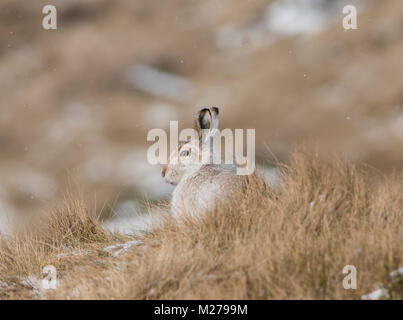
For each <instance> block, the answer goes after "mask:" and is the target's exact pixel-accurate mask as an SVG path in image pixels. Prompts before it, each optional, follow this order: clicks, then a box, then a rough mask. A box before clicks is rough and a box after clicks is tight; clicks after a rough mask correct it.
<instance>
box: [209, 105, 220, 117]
mask: <svg viewBox="0 0 403 320" xmlns="http://www.w3.org/2000/svg"><path fill="white" fill-rule="evenodd" d="M211 110H213V112H214V113H215V114H217V115H218V114H219V113H220V112H219V110H218V108H217V107H212V108H211Z"/></svg>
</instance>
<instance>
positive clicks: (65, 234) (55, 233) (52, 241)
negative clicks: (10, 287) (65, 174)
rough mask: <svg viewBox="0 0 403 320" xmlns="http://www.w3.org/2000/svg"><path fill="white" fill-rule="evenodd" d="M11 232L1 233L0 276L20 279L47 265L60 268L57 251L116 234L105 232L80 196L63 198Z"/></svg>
mask: <svg viewBox="0 0 403 320" xmlns="http://www.w3.org/2000/svg"><path fill="white" fill-rule="evenodd" d="M30 224H31V225H32V224H33V225H34V226H35V227H32V226H29V225H28V226H27V227H25V228H24V229H23V230H20V231H18V232H16V233H15V234H13V235H11V236H3V237H2V238H1V245H0V279H1V280H3V281H6V283H10V281H11V283H13V284H14V285H15V284H17V285H18V283H19V281H18V279H19V278H20V277H23V276H28V275H32V274H34V275H40V274H41V271H42V268H43V267H44V266H46V265H49V264H51V265H54V266H56V267H57V268H58V267H59V268H60V267H61V268H63V259H61V258H59V255H60V254H65V255H66V256H68V254H66V252H67V253H69V252H73V251H74V250H82V249H83V250H88V249H90V248H96V247H97V246H99V245H102V244H105V243H109V242H110V241H113V240H114V239H115V238H116V237H113V236H112V235H110V234H109V233H107V232H105V231H104V230H103V229H102V227H101V225H100V220H99V217H98V216H96V215H94V214H92V213H90V212H89V211H88V209H87V208H86V207H85V205H84V204H83V200H82V198H81V197H80V196H77V195H75V196H72V195H69V197H68V198H67V199H66V201H65V204H64V205H63V206H61V207H60V208H57V209H55V210H53V211H52V212H50V213H49V214H48V215H46V216H44V217H41V218H39V220H36V221H32V222H31V223H30Z"/></svg>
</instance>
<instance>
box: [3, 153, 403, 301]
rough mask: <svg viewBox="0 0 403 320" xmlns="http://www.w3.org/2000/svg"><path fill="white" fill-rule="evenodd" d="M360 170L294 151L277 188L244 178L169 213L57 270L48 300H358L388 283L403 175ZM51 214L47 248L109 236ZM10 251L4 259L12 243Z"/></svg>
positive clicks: (401, 259) (402, 254) (400, 258)
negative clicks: (208, 203)
mask: <svg viewBox="0 0 403 320" xmlns="http://www.w3.org/2000/svg"><path fill="white" fill-rule="evenodd" d="M368 172H371V170H370V169H364V168H357V167H355V166H353V165H351V164H346V163H344V162H342V161H340V160H334V159H323V158H319V157H316V156H310V155H308V154H306V153H303V152H297V153H295V154H294V156H293V158H292V161H291V163H290V164H289V165H288V166H284V167H283V176H282V181H281V183H280V186H279V187H278V188H277V189H265V188H264V187H263V186H262V184H260V183H258V182H257V180H254V179H252V180H251V181H250V182H249V186H248V187H247V188H246V190H245V192H244V193H243V194H242V195H238V196H237V197H238V199H237V201H234V203H233V204H232V206H229V207H228V206H227V207H225V208H221V209H220V210H218V211H216V212H213V213H210V214H208V215H205V216H203V218H201V219H198V220H196V219H190V218H189V219H186V220H185V221H183V222H182V223H180V224H178V223H176V222H174V221H172V220H170V219H168V220H167V222H166V224H165V225H164V226H162V227H160V228H158V229H156V230H155V231H154V232H153V233H151V234H147V235H145V236H143V237H142V239H141V240H142V242H143V244H142V245H140V246H135V247H133V248H131V249H130V251H129V252H128V253H126V254H122V255H119V256H118V257H114V258H111V257H105V258H104V259H103V260H102V261H103V263H102V267H100V266H98V265H96V264H85V265H83V268H82V269H81V270H80V271H78V272H77V271H75V272H68V271H66V272H65V273H64V274H63V281H64V282H63V285H62V286H60V287H59V289H57V290H55V291H52V292H49V293H48V295H47V297H51V298H84V299H98V298H105V299H110V298H113V299H116V298H120V299H127V298H129V299H131V298H134V299H160V298H164V299H171V298H173V299H177V298H185V299H194V298H200V299H215V298H216V299H282V298H285V299H290V298H295V299H342V298H345V299H357V298H360V297H361V295H363V294H366V293H368V292H370V291H372V289H373V285H374V284H376V283H388V281H389V273H390V272H391V271H393V270H395V269H397V268H398V267H399V266H402V265H403V246H401V243H402V240H403V231H402V226H403V211H402V210H403V185H402V178H403V177H402V176H397V175H393V176H387V177H386V176H385V177H380V178H379V177H378V178H377V179H376V181H373V180H374V179H372V178H371V177H372V174H369V173H368ZM74 209H75V207H74V205H73V207H70V209H69V210H68V212H70V213H71V212H73V211H74ZM61 216H63V214H62V215H61ZM81 217H82V216H81ZM56 220H57V221H54V222H53V224H52V225H53V227H52V228H53V229H52V230H54V231H53V232H54V233H55V234H59V236H56V237H55V238H53V242H49V241H47V243H48V244H49V243H51V244H52V246H56V247H57V246H60V245H61V244H63V243H65V241H67V243H69V244H71V245H77V243H79V244H80V245H81V244H82V243H91V241H95V242H98V241H101V242H102V241H108V238H107V236H106V235H105V234H104V233H103V232H101V231H99V230H100V229H99V225H98V221H92V220H88V221H87V220H85V219H84V220H81V218H80V219H77V220H74V219H67V220H68V221H69V223H67V222H66V220H65V218H62V219H61V220H60V221H59V220H58V219H56ZM73 220H74V221H76V222H75V223H73V224H71V222H72V221H73ZM63 221H64V222H63ZM91 221H92V222H93V223H94V224H92V222H91ZM76 227H77V228H78V230H77V229H76ZM59 229H62V230H64V231H63V232H62V233H58V231H57V230H59ZM91 230H92V231H91ZM62 235H63V236H62ZM75 241H77V242H75ZM20 243H21V245H22V243H23V241H20ZM25 246H29V244H26V245H25ZM35 248H41V250H45V249H46V248H48V247H47V246H42V247H40V246H39V247H35ZM9 250H11V251H9V252H8V255H9V256H12V255H13V254H15V251H12V250H16V247H13V248H12V249H9ZM19 250H20V249H19ZM25 250H29V249H28V248H26V249H25ZM17 256H19V257H21V253H20V252H19V251H18V252H17ZM4 257H5V255H4V249H3V251H2V253H1V256H0V264H1V266H2V268H4V263H5V262H6V263H8V268H12V267H13V268H16V266H17V265H18V268H19V269H18V270H23V269H24V263H26V262H25V260H24V259H19V260H18V264H16V263H14V264H10V263H9V262H7V261H9V258H8V259H5V258H4ZM47 262H51V263H53V264H54V261H47ZM31 263H32V262H31ZM37 265H39V264H38V263H37ZM345 265H354V266H355V267H356V269H357V284H358V288H357V290H345V289H344V288H343V286H342V281H343V278H344V277H345V276H346V275H345V274H343V273H342V270H343V267H344V266H345ZM13 272H16V270H13ZM398 288H400V287H398ZM391 298H394V299H398V298H402V291H401V290H400V289H396V290H393V291H392V292H391Z"/></svg>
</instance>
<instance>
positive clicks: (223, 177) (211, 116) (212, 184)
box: [162, 108, 247, 218]
mask: <svg viewBox="0 0 403 320" xmlns="http://www.w3.org/2000/svg"><path fill="white" fill-rule="evenodd" d="M218 115H219V110H218V108H211V109H206V108H205V109H202V110H200V111H199V113H198V116H197V118H196V125H195V126H196V130H197V133H198V138H197V139H196V138H191V139H190V140H188V141H186V142H185V143H182V144H181V145H179V147H178V150H176V151H173V152H172V151H171V152H172V153H171V155H170V157H169V161H168V164H167V165H165V166H164V167H163V169H162V176H163V177H164V179H165V181H167V182H168V183H170V184H173V185H176V188H175V189H174V191H173V194H172V200H171V211H172V213H173V215H174V217H175V218H180V217H182V216H183V215H184V214H190V215H191V216H194V217H197V216H199V215H200V213H202V212H211V211H214V210H215V208H216V207H217V205H219V204H225V203H228V202H232V201H234V200H235V198H234V197H235V195H237V194H238V195H239V192H242V188H243V187H244V182H245V179H247V176H241V175H237V174H236V171H235V170H236V167H235V166H234V165H224V164H213V162H212V159H213V156H214V150H213V147H212V141H211V140H212V139H211V137H212V136H213V135H214V133H215V130H217V129H218V122H219V121H218ZM201 156H205V157H207V159H210V161H208V162H207V164H203V163H201V161H200V157H201Z"/></svg>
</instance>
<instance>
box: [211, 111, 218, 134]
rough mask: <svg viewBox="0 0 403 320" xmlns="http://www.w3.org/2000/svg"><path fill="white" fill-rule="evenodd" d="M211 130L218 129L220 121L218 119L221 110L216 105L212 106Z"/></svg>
mask: <svg viewBox="0 0 403 320" xmlns="http://www.w3.org/2000/svg"><path fill="white" fill-rule="evenodd" d="M210 113H211V127H210V129H211V130H214V129H218V125H219V121H218V115H219V110H218V108H216V107H212V108H211V111H210Z"/></svg>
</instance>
